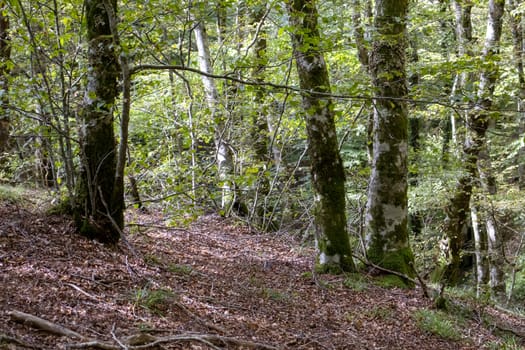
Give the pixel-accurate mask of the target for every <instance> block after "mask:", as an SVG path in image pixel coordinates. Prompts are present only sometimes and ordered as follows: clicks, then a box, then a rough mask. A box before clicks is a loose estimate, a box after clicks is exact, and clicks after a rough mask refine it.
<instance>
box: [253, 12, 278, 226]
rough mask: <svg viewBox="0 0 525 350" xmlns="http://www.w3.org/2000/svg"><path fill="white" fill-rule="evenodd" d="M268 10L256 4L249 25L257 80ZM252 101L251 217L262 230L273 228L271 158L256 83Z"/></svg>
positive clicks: (261, 69)
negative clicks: (254, 165) (254, 173)
mask: <svg viewBox="0 0 525 350" xmlns="http://www.w3.org/2000/svg"><path fill="white" fill-rule="evenodd" d="M267 14H268V11H267V9H266V7H262V6H261V7H258V8H257V9H255V10H254V12H253V13H252V19H253V21H252V26H254V27H255V31H254V33H253V35H254V36H255V37H254V38H253V44H252V47H253V53H254V57H253V59H254V69H253V72H252V77H253V79H254V80H255V81H257V82H262V81H263V79H264V72H265V69H266V65H267V64H268V57H267V54H266V49H267V40H266V38H267V35H268V34H267V32H266V30H265V29H264V25H263V24H264V20H265V17H266V15H267ZM254 89H255V94H254V101H253V102H254V103H255V105H257V106H259V108H256V109H255V110H254V111H252V120H251V130H250V134H251V140H252V141H251V142H252V148H253V152H254V153H255V160H256V162H257V167H258V169H259V170H258V173H257V182H256V188H255V191H256V194H255V200H254V204H253V208H252V214H251V219H252V221H253V222H255V223H256V225H257V226H258V227H260V228H262V229H272V230H273V229H275V228H276V227H275V226H274V225H273V224H272V222H268V220H269V219H270V215H271V214H272V208H271V207H270V206H267V200H268V195H269V193H270V179H269V177H268V175H267V169H268V167H269V165H270V164H271V160H272V157H271V156H270V152H269V142H270V140H269V135H270V131H269V125H268V113H269V112H268V104H267V103H266V101H265V97H264V96H265V94H264V90H263V88H262V87H259V86H255V87H254Z"/></svg>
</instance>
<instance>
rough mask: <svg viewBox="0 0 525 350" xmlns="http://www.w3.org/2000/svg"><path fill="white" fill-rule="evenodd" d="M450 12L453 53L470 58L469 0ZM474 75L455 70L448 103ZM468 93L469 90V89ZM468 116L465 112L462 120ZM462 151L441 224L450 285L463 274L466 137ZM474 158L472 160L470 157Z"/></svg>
mask: <svg viewBox="0 0 525 350" xmlns="http://www.w3.org/2000/svg"><path fill="white" fill-rule="evenodd" d="M453 6H454V14H455V19H456V26H455V27H456V41H457V52H458V55H459V56H460V57H471V56H473V55H474V54H473V52H472V48H471V45H472V40H473V39H472V20H471V12H472V3H470V2H459V1H453ZM473 80H474V77H473V75H472V74H467V73H459V74H458V75H457V76H456V79H455V81H454V85H453V88H452V95H453V96H452V102H454V101H455V94H456V93H463V89H464V88H465V87H466V86H471V85H472V81H473ZM471 93H472V92H471ZM467 118H468V115H465V119H467ZM456 123H457V118H456V113H452V114H451V116H450V124H451V136H452V141H453V142H452V143H453V145H455V146H457V145H459V141H458V139H459V135H458V131H457V130H458V128H457V127H456ZM463 144H464V145H463V153H462V156H463V158H464V164H465V174H464V175H462V176H461V177H460V178H459V179H458V182H457V184H456V189H455V191H454V195H453V197H452V198H450V199H449V202H448V203H447V206H446V207H445V214H446V219H445V223H444V233H445V236H446V239H445V243H446V244H444V247H446V249H445V250H444V251H442V252H441V253H442V254H443V256H444V258H445V261H446V262H445V266H444V267H442V266H439V268H440V269H441V268H443V271H442V276H443V281H444V282H445V283H447V284H450V285H456V284H457V283H459V281H460V280H461V278H462V277H463V275H464V271H463V266H464V265H465V264H464V263H463V256H462V254H461V253H462V249H463V246H464V244H465V242H466V240H467V232H468V225H469V212H470V199H471V195H472V187H473V181H474V179H475V178H476V177H477V169H476V162H477V154H476V155H474V154H472V152H474V153H477V152H478V151H476V150H475V148H471V147H470V145H471V141H470V140H469V138H468V135H467V136H466V139H465V140H464V141H463ZM473 156H474V158H475V159H476V160H474V159H473V158H472V157H473Z"/></svg>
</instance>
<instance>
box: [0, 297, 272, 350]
mask: <svg viewBox="0 0 525 350" xmlns="http://www.w3.org/2000/svg"><path fill="white" fill-rule="evenodd" d="M183 307H184V306H183ZM188 312H189V310H188ZM7 314H8V315H9V316H11V318H12V319H13V320H14V321H17V322H22V323H24V324H28V325H29V326H32V327H35V328H38V329H41V330H44V331H47V332H50V333H53V334H58V335H61V336H64V337H68V338H74V339H80V340H82V341H84V342H83V343H77V344H68V345H66V348H67V349H86V348H97V349H102V350H122V348H123V347H122V345H123V344H119V345H113V344H110V343H107V342H103V341H99V340H96V339H90V338H88V337H85V336H83V335H81V334H79V333H77V332H75V331H73V330H71V329H69V328H66V327H63V326H60V325H57V324H55V323H52V322H50V321H47V320H44V319H43V318H40V317H37V316H34V315H30V314H26V313H24V312H20V311H16V310H15V311H10V312H8V313H7ZM208 326H209V325H208ZM111 333H112V335H113V337H114V339H115V338H116V336H115V335H114V330H112V331H111ZM0 336H1V335H0ZM0 339H2V338H0ZM126 339H127V340H128V341H129V342H130V343H133V344H140V343H142V344H141V345H131V344H130V345H129V346H128V345H126V346H125V349H127V350H142V349H150V348H153V347H156V346H157V345H160V344H165V343H176V342H191V341H196V342H200V343H203V344H206V345H208V346H210V347H211V348H213V349H219V350H220V348H219V347H218V346H224V345H234V346H238V347H243V348H250V349H255V350H277V349H278V348H276V347H275V346H272V345H268V344H263V343H256V342H252V341H249V340H243V339H237V338H232V337H225V336H221V335H215V334H197V333H187V334H178V335H173V336H167V337H160V338H158V337H154V336H152V335H145V334H144V333H142V334H140V335H139V336H131V337H127V338H126ZM115 340H117V339H115ZM131 340H133V341H131ZM118 342H119V343H121V342H120V340H119V341H118ZM128 344H129V343H128ZM216 345H217V346H216Z"/></svg>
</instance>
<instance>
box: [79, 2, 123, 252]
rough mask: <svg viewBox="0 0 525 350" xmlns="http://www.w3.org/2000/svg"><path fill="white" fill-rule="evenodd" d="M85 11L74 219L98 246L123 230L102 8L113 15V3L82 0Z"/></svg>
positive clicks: (114, 75) (112, 68)
mask: <svg viewBox="0 0 525 350" xmlns="http://www.w3.org/2000/svg"><path fill="white" fill-rule="evenodd" d="M107 6H111V8H108V7H107ZM85 7H86V21H87V40H88V70H87V86H86V93H85V96H84V106H83V110H82V112H81V118H82V126H81V137H82V139H81V145H82V169H81V179H80V181H79V184H78V186H77V205H76V213H75V214H76V219H77V224H78V226H79V230H80V232H81V233H82V234H84V235H86V236H87V237H89V238H92V239H97V240H99V241H101V242H103V243H116V242H117V241H118V240H119V238H120V232H121V229H122V227H123V225H124V216H123V208H124V204H123V197H122V196H115V175H116V170H117V165H116V152H117V150H116V147H115V143H116V141H115V133H114V129H113V121H114V120H113V108H114V104H115V98H116V96H117V93H118V88H117V79H118V76H119V66H118V60H117V57H116V55H115V45H114V38H113V36H112V30H111V18H110V17H111V16H110V13H108V9H110V10H112V12H113V13H116V9H117V4H116V0H111V1H108V0H86V1H85Z"/></svg>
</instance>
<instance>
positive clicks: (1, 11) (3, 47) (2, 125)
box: [0, 1, 11, 157]
mask: <svg viewBox="0 0 525 350" xmlns="http://www.w3.org/2000/svg"><path fill="white" fill-rule="evenodd" d="M6 10H7V8H6V1H0V92H1V97H0V157H1V155H2V153H3V152H4V151H5V150H6V148H7V143H8V141H9V125H10V118H9V73H10V72H9V60H10V59H11V40H10V38H9V18H8V17H7V11H6Z"/></svg>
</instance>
